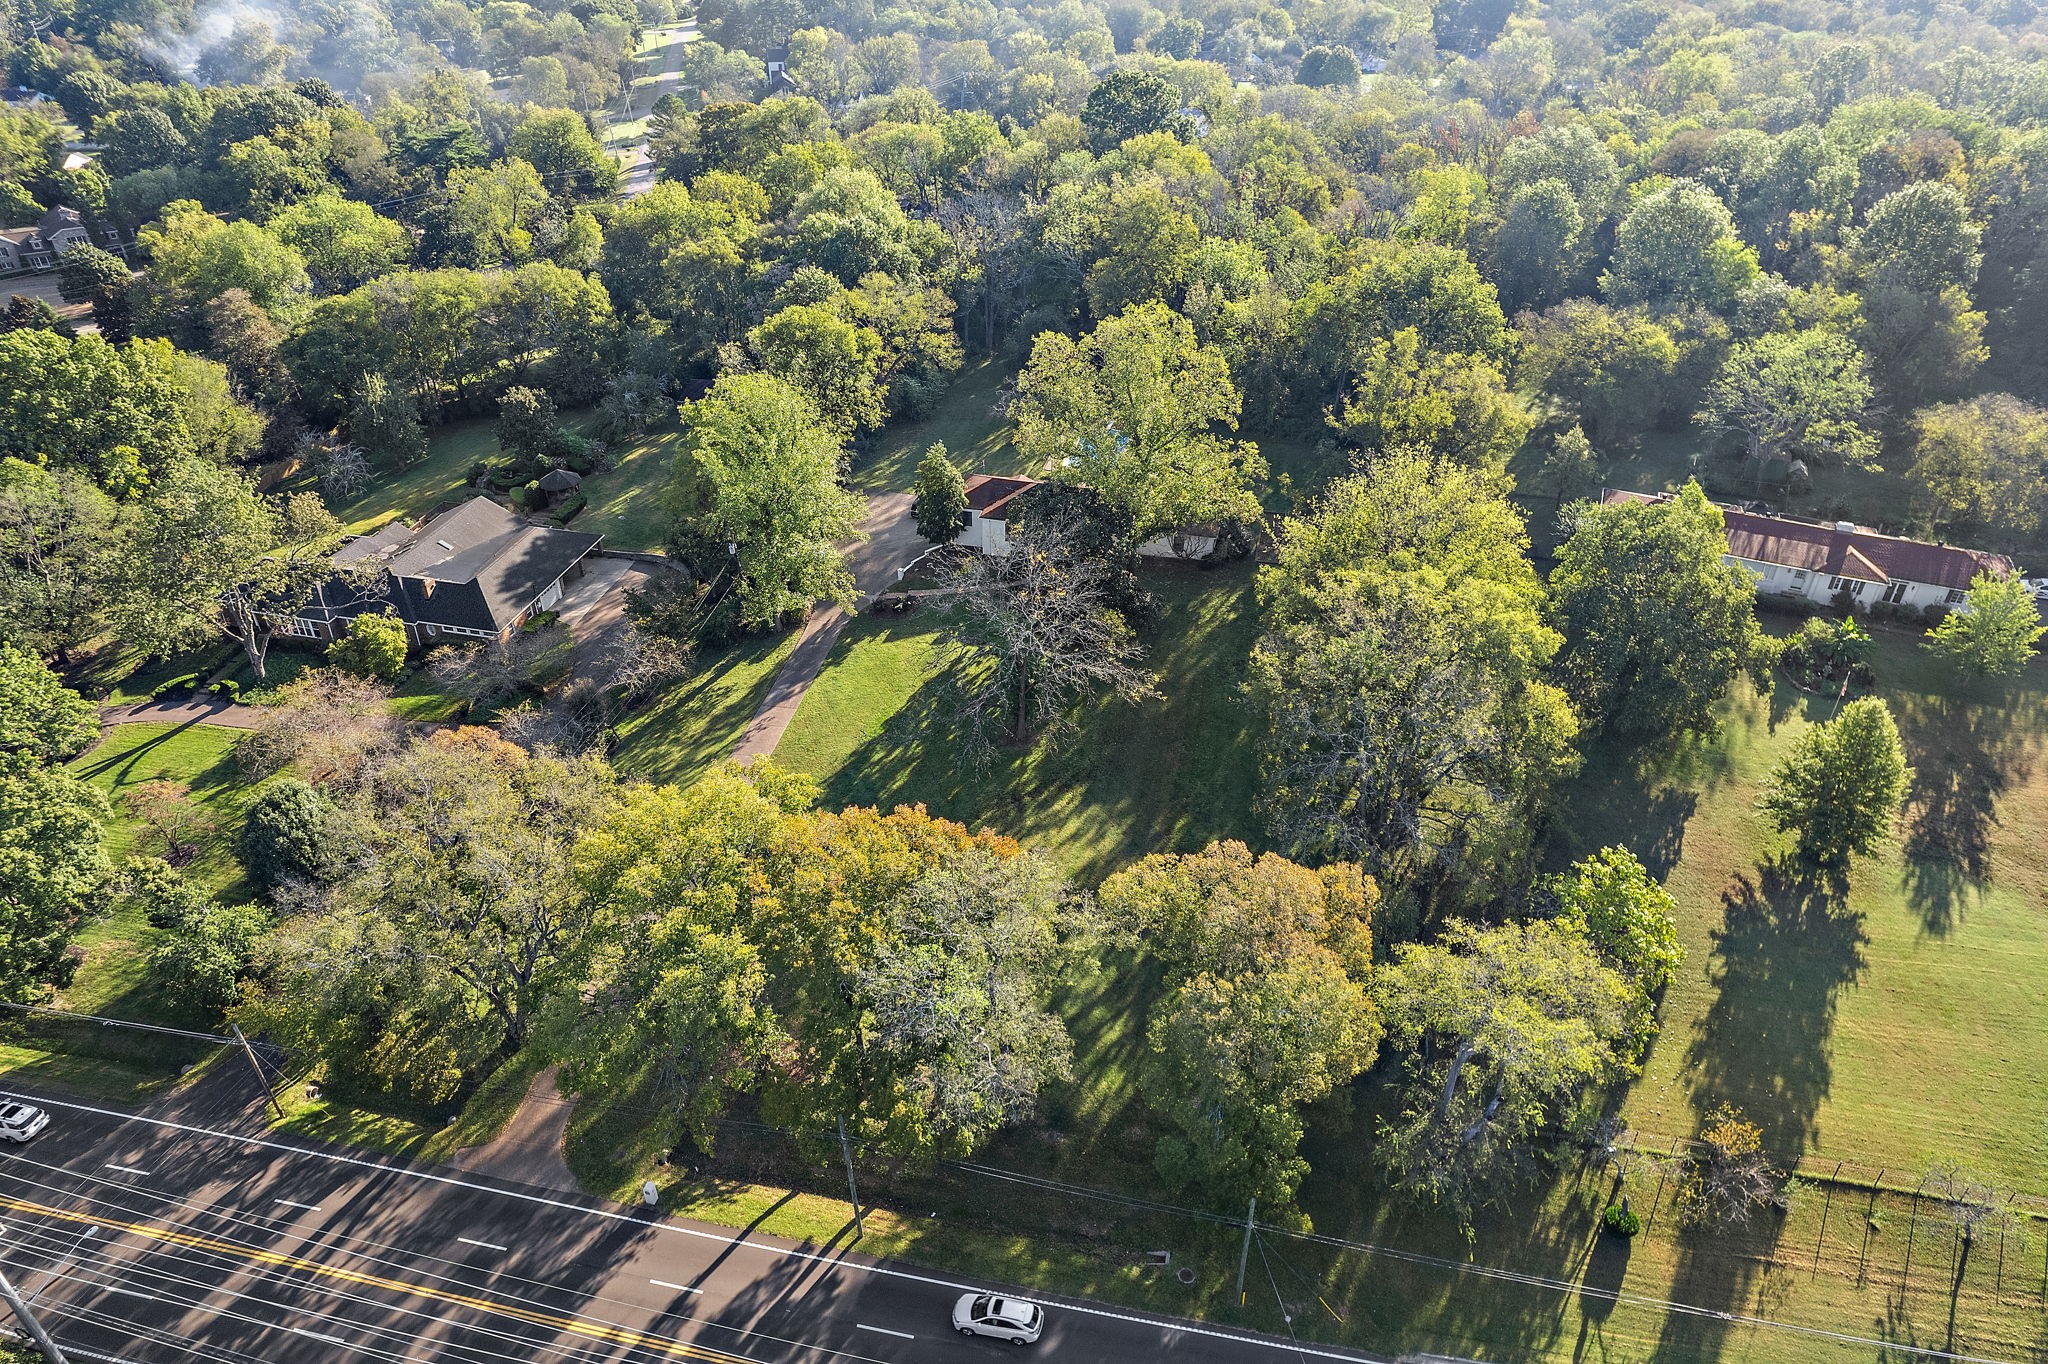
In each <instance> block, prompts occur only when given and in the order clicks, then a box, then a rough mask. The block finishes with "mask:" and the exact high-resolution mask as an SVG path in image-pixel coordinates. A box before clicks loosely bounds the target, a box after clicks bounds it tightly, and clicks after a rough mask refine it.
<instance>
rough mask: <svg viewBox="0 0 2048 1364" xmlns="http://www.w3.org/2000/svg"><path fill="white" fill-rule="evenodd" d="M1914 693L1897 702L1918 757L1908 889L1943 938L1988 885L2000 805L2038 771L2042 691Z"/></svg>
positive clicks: (1910, 808)
mask: <svg viewBox="0 0 2048 1364" xmlns="http://www.w3.org/2000/svg"><path fill="white" fill-rule="evenodd" d="M2001 700H2002V701H2003V704H1998V703H1993V702H1990V701H1988V700H1985V699H1980V698H1977V697H1972V696H1969V695H1951V694H1945V693H1937V694H1933V695H1918V694H1908V695H1906V696H1903V697H1900V698H1899V699H1898V700H1897V702H1896V703H1895V704H1896V709H1897V711H1898V717H1899V732H1900V737H1901V738H1902V739H1903V740H1904V742H1905V745H1906V754H1907V758H1908V760H1909V761H1910V762H1911V763H1912V764H1913V785H1912V788H1911V789H1910V791H1909V792H1908V793H1907V797H1906V809H1905V819H1904V828H1905V854H1906V894H1907V899H1908V901H1909V903H1910V904H1911V905H1912V906H1913V908H1914V909H1915V910H1916V911H1917V912H1918V913H1919V915H1920V921H1921V924H1922V926H1923V927H1924V928H1925V930H1926V931H1927V932H1928V933H1930V934H1933V935H1935V936H1937V937H1941V936H1945V935H1946V934H1948V933H1949V932H1950V931H1951V930H1952V929H1953V928H1954V927H1955V926H1956V923H1957V921H1958V920H1959V919H1960V917H1961V916H1962V914H1963V912H1964V911H1965V910H1966V909H1967V908H1968V906H1969V904H1970V903H1971V901H1973V900H1975V899H1979V898H1981V897H1982V896H1983V894H1984V892H1985V890H1986V889H1987V888H1988V887H1989V885H1990V883H1991V840H1992V837H1993V836H1994V835H1995V834H1996V832H1997V830H1998V829H1999V827H2000V823H2001V821H2000V819H1999V804H2000V802H2001V801H2002V800H2003V798H2004V797H2005V796H2006V795H2007V794H2008V793H2009V792H2010V791H2011V790H2012V789H2013V788H2014V787H2016V786H2020V785H2023V784H2025V783H2026V781H2027V780H2028V779H2029V777H2031V776H2032V773H2033V759H2034V750H2035V745H2036V742H2037V736H2038V734H2039V732H2040V725H2041V720H2042V705H2041V701H2040V697H2039V696H2038V694H2036V693H2033V692H2026V693H2023V694H2019V695H2014V696H2008V697H2005V698H2001Z"/></svg>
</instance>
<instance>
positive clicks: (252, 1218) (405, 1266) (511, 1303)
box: [0, 1161, 866, 1361]
mask: <svg viewBox="0 0 2048 1364" xmlns="http://www.w3.org/2000/svg"><path fill="white" fill-rule="evenodd" d="M11 1163H12V1162H7V1163H6V1164H11ZM28 1163H31V1164H36V1165H38V1166H39V1167H41V1168H43V1169H46V1170H49V1171H51V1172H53V1173H60V1174H65V1175H69V1176H71V1177H73V1178H76V1179H79V1180H83V1181H85V1182H87V1183H90V1184H96V1185H102V1186H105V1187H107V1188H117V1189H120V1190H121V1191H122V1192H124V1193H130V1194H136V1193H139V1194H144V1195H146V1196H147V1197H149V1198H151V1199H153V1200H155V1201H157V1202H160V1203H169V1204H172V1205H174V1206H176V1207H179V1208H181V1209H184V1210H187V1211H191V1212H195V1213H199V1214H202V1215H205V1216H209V1217H214V1218H217V1219H219V1220H221V1221H225V1222H228V1223H229V1224H230V1225H233V1226H236V1227H237V1228H240V1229H245V1230H249V1231H271V1232H283V1233H285V1234H286V1235H287V1236H288V1237H289V1238H290V1240H291V1241H292V1242H295V1243H296V1244H298V1245H301V1246H308V1247H317V1248H320V1249H328V1248H335V1249H340V1250H341V1251H342V1253H343V1254H344V1255H346V1256H348V1257H350V1258H352V1259H357V1260H362V1261H366V1262H368V1263H370V1264H374V1265H378V1266H380V1267H382V1268H385V1269H389V1270H392V1271H394V1272H404V1273H413V1274H417V1275H419V1277H421V1278H424V1279H426V1280H428V1281H429V1282H431V1283H434V1284H445V1285H449V1286H451V1287H454V1288H458V1289H460V1290H461V1291H463V1292H465V1293H469V1292H474V1291H475V1289H474V1287H473V1285H470V1284H466V1283H464V1282H462V1281H461V1280H460V1279H458V1278H456V1277H455V1276H453V1275H449V1274H443V1273H439V1272H436V1271H433V1270H427V1271H425V1272H421V1271H420V1270H419V1269H418V1268H417V1267H416V1266H414V1265H412V1264H409V1263H406V1262H405V1261H403V1260H398V1259H393V1258H391V1257H389V1256H385V1255H378V1254H371V1253H367V1252H364V1251H359V1250H353V1249H350V1248H349V1247H348V1246H347V1245H346V1244H337V1243H347V1242H359V1243H361V1244H364V1245H368V1246H371V1247H373V1248H375V1249H376V1250H379V1251H398V1252H399V1253H400V1254H402V1255H410V1256H411V1257H412V1258H413V1259H417V1260H422V1261H426V1262H429V1263H432V1264H436V1265H446V1266H450V1267H457V1268H462V1269H466V1270H471V1271H475V1269H476V1266H474V1265H469V1264H467V1263H465V1262H463V1261H458V1260H449V1259H447V1258H445V1257H442V1256H437V1255H428V1254H422V1253H419V1252H410V1251H406V1250H405V1249H404V1248H403V1247H396V1246H391V1245H388V1244H386V1243H382V1242H378V1241H374V1240H372V1239H370V1238H367V1237H359V1236H354V1235H351V1234H349V1233H346V1232H328V1231H325V1230H322V1231H321V1232H320V1233H319V1239H318V1240H317V1241H316V1240H315V1239H314V1238H313V1236H311V1235H308V1234H304V1233H300V1232H298V1231H297V1230H296V1229H295V1228H293V1227H292V1226H291V1225H290V1224H289V1223H283V1222H279V1221H277V1220H276V1219H272V1218H268V1217H265V1216H264V1215H262V1214H260V1213H248V1212H242V1211H239V1210H230V1209H225V1208H222V1207H220V1206H218V1205H216V1204H210V1203H196V1202H194V1201H192V1200H190V1199H185V1198H180V1197H177V1196H176V1195H172V1194H166V1193H160V1192H158V1191H156V1190H153V1189H150V1188H148V1187H147V1186H145V1185H136V1184H129V1183H124V1182H121V1181H116V1180H110V1179H106V1178H104V1177H102V1176H99V1175H92V1174H85V1173H81V1172H78V1171H72V1170H67V1169H65V1168H64V1167H62V1166H53V1165H49V1164H47V1163H45V1162H39V1161H31V1162H28ZM6 1164H0V1178H7V1179H11V1180H13V1181H15V1182H16V1183H19V1184H23V1185H27V1186H28V1187H30V1188H33V1189H39V1190H43V1191H45V1192H48V1193H53V1194H57V1195H59V1196H61V1197H64V1198H67V1199H71V1200H73V1201H75V1202H79V1203H83V1204H86V1205H88V1207H90V1208H94V1209H108V1210H111V1211H114V1212H119V1213H123V1214H126V1215H128V1216H131V1217H133V1216H137V1215H139V1214H137V1212H136V1210H134V1209H133V1208H130V1207H128V1206H126V1205H124V1204H122V1203H120V1202H118V1201H115V1200H111V1199H104V1198H95V1197H93V1196H92V1195H90V1194H85V1193H80V1192H77V1191H75V1190H68V1189H64V1188H61V1187H59V1186H57V1185H54V1184H50V1183H47V1182H45V1181H42V1180H34V1179H28V1178H26V1177H24V1176H21V1175H19V1174H13V1173H10V1172H9V1171H8V1170H7V1168H6ZM94 1215H99V1216H106V1215H107V1213H105V1212H96V1213H95V1214H94ZM152 1220H154V1221H157V1222H159V1223H160V1224H161V1218H155V1219H152ZM209 1234H212V1235H214V1236H215V1239H218V1240H221V1241H224V1242H227V1243H229V1244H231V1245H235V1246H240V1247H242V1248H244V1249H247V1250H249V1251H251V1252H257V1253H261V1252H264V1251H265V1250H266V1248H265V1247H261V1246H257V1245H253V1244H251V1243H249V1242H246V1241H242V1240H237V1239H236V1238H235V1237H233V1236H230V1235H222V1234H217V1233H209ZM193 1249H195V1251H196V1253H198V1254H202V1255H210V1256H212V1257H214V1258H216V1259H224V1260H229V1261H231V1262H233V1263H236V1264H238V1265H241V1267H243V1268H248V1266H247V1264H246V1263H245V1262H240V1261H232V1257H229V1256H227V1255H226V1253H225V1252H221V1251H209V1250H204V1249H199V1248H193ZM491 1277H492V1278H493V1279H494V1280H496V1279H505V1280H510V1281H512V1282H516V1283H523V1284H530V1285H533V1286H534V1287H536V1288H544V1289H548V1290H551V1291H554V1292H557V1293H564V1292H566V1293H571V1294H573V1295H574V1296H576V1297H577V1298H578V1299H579V1300H581V1301H583V1302H586V1303H605V1304H614V1305H617V1306H626V1307H644V1305H643V1304H637V1303H631V1302H628V1301H627V1300H625V1299H620V1298H612V1297H607V1296H606V1295H604V1294H601V1293H585V1292H581V1291H579V1290H574V1289H566V1288H564V1287H563V1286H562V1285H560V1284H554V1283H549V1282H547V1281H545V1280H539V1279H534V1278H531V1277H529V1276H526V1275H521V1274H517V1273H514V1272H512V1271H509V1270H493V1271H492V1272H491ZM323 1291H328V1292H337V1293H338V1292H339V1290H334V1289H327V1288H324V1287H323ZM344 1296H348V1295H344ZM362 1301H373V1300H370V1299H362ZM498 1305H499V1306H502V1307H503V1308H506V1309H510V1310H512V1311H514V1312H517V1311H529V1312H535V1313H545V1314H548V1315H552V1316H557V1317H561V1316H573V1317H576V1318H578V1319H580V1320H583V1321H588V1322H590V1323H592V1324H594V1325H597V1326H602V1327H606V1328H611V1329H616V1330H620V1331H634V1330H636V1329H637V1328H634V1327H631V1326H628V1325H627V1324H625V1323H624V1322H621V1321H616V1320H612V1319H609V1318H606V1317H601V1316H593V1315H590V1314H588V1313H581V1312H565V1311H564V1309H562V1308H560V1307H557V1306H553V1305H550V1304H548V1303H546V1302H544V1301H542V1300H540V1299H538V1298H533V1297H527V1296H523V1295H518V1294H507V1295H503V1296H502V1297H501V1298H500V1299H499V1300H498ZM669 1315H671V1316H676V1317H680V1318H681V1319H683V1320H686V1321H691V1322H695V1323H697V1324H699V1325H702V1326H708V1327H712V1328H715V1329H717V1330H721V1331H725V1332H728V1333H730V1334H732V1335H734V1336H736V1337H739V1338H741V1339H754V1340H762V1341H769V1342H773V1343H775V1344H778V1345H789V1346H794V1347H797V1348H801V1349H808V1350H811V1351H813V1352H816V1353H819V1354H822V1355H825V1356H828V1357H838V1358H844V1359H848V1360H856V1361H858V1360H863V1359H865V1358H866V1357H865V1356H862V1355H858V1354H854V1353H852V1352H850V1351H845V1350H834V1349H828V1348H826V1347H823V1346H817V1345H811V1344H809V1343H807V1342H803V1341H798V1340H793V1339H790V1338H787V1337H780V1336H775V1335H771V1334H769V1333H768V1332H765V1331H759V1330H754V1329H750V1328H743V1327H738V1326H732V1325H729V1324H727V1323H724V1322H720V1321H717V1320H715V1319H712V1318H708V1317H693V1316H689V1315H687V1314H683V1313H676V1312H671V1313H669ZM522 1343H525V1342H524V1341H522ZM562 1348H563V1347H556V1349H557V1352H561V1350H562ZM638 1348H646V1347H638ZM705 1348H711V1347H705Z"/></svg>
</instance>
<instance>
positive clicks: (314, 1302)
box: [0, 1095, 1367, 1364]
mask: <svg viewBox="0 0 2048 1364" xmlns="http://www.w3.org/2000/svg"><path fill="white" fill-rule="evenodd" d="M7 1097H22V1098H27V1099H29V1100H30V1101H31V1102H34V1103H38V1104H41V1105H43V1106H44V1107H46V1108H48V1109H49V1110H50V1111H51V1113H52V1121H51V1124H50V1127H49V1129H48V1130H47V1131H45V1132H44V1133H43V1134H42V1135H41V1136H39V1137H37V1138H36V1139H35V1140H34V1141H32V1142H30V1143H29V1144H28V1145H27V1146H25V1147H21V1148H18V1149H17V1148H10V1149H8V1150H5V1151H0V1264H4V1266H5V1267H6V1270H7V1273H8V1275H9V1277H11V1278H12V1279H13V1280H14V1282H15V1284H16V1285H17V1287H19V1288H20V1289H21V1290H22V1292H24V1293H25V1294H32V1295H33V1301H34V1305H35V1308H36V1310H37V1311H38V1313H39V1314H40V1315H42V1316H43V1318H44V1324H45V1325H46V1326H48V1327H49V1328H50V1329H51V1330H52V1332H53V1333H54V1334H55V1335H56V1336H57V1338H58V1340H59V1341H60V1342H61V1343H63V1344H65V1345H66V1346H67V1347H69V1348H70V1349H72V1350H73V1351H75V1352H76V1354H77V1356H78V1357H79V1358H82V1359H111V1360H118V1361H127V1362H129V1364H158V1362H159V1361H175V1360H190V1359H198V1360H208V1361H218V1364H247V1362H248V1361H252V1360H259V1361H266V1364H287V1362H288V1361H289V1362H296V1361H323V1362H324V1361H362V1360H436V1361H444V1362H445V1364H485V1361H498V1360H516V1361H522V1364H524V1362H525V1361H534V1362H535V1364H548V1362H550V1361H554V1362H557V1364H599V1362H600V1361H604V1362H606V1364H653V1362H654V1361H661V1360H678V1359H681V1360H696V1361H702V1362H703V1364H726V1362H727V1361H778V1362H780V1361H787V1362H788V1364H825V1361H844V1362H845V1364H911V1362H912V1361H916V1362H917V1364H948V1362H950V1361H958V1362H959V1364H974V1361H976V1360H989V1359H1003V1358H1018V1357H1023V1356H1025V1353H1026V1352H1024V1351H1020V1350H1018V1349H1017V1348H1016V1347H1014V1346H1009V1345H999V1344H996V1343H994V1342H992V1341H987V1340H968V1339H965V1338H962V1337H960V1336H958V1335H956V1334H955V1333H954V1332H953V1331H952V1329H951V1327H950V1326H949V1324H948V1320H947V1314H948V1312H949V1310H950V1308H951V1305H952V1302H953V1300H954V1298H955V1297H957V1296H958V1295H959V1294H960V1293H962V1292H965V1291H967V1290H968V1289H970V1288H980V1287H986V1286H987V1285H982V1284H974V1283H969V1282H966V1281H961V1280H957V1279H954V1278H951V1277H948V1276H947V1275H945V1274H943V1273H939V1272H933V1271H929V1270H925V1269H921V1268H917V1267H912V1266H907V1265H902V1264H898V1263H894V1262H887V1261H884V1262H877V1261H873V1260H870V1259H868V1258H867V1257H864V1256H861V1255H858V1254H854V1253H852V1252H851V1251H850V1250H848V1249H847V1248H845V1247H844V1246H843V1245H810V1244H806V1245H796V1244H792V1243H789V1242H786V1241H779V1240H774V1239H770V1238H764V1237H759V1236H754V1235H750V1234H745V1233H735V1232H732V1231H729V1230H726V1229H724V1228H718V1227H709V1226H704V1225H700V1224H695V1223H686V1222H679V1221H673V1220H666V1219H656V1218H653V1217H650V1216H648V1215H646V1214H644V1213H636V1212H632V1211H626V1210H621V1209H619V1208H618V1207H617V1206H616V1205H608V1204H604V1203H601V1202H599V1201H598V1200H595V1199H587V1198H578V1197H565V1196H561V1195H557V1194H553V1193H546V1192H543V1191H539V1190H533V1189H527V1188H523V1187H519V1186H513V1185H507V1184H501V1183H496V1182H494V1181H488V1180H482V1179H477V1178H473V1177H469V1176H464V1175H461V1174H459V1173H457V1172H453V1171H450V1170H448V1169H446V1168H444V1167H435V1166H416V1165H409V1164H406V1163H405V1162H402V1161H389V1160H383V1159H372V1158H366V1157H361V1156H352V1155H349V1154H346V1153H344V1152H340V1151H329V1150H321V1149H316V1148H314V1147H311V1146H307V1145H300V1144H296V1143H291V1142H284V1141H276V1140H271V1139H268V1138H254V1137H247V1136H238V1135H234V1134H231V1133H225V1132H217V1131H213V1130H210V1129H206V1128H201V1127H194V1126H187V1125H182V1124H176V1123H169V1122H163V1121H159V1120H154V1119H145V1118H137V1117H132V1116H129V1115H126V1114H122V1113H117V1112H113V1111H111V1110H107V1109H101V1108H95V1107H91V1106H85V1105H78V1104H70V1103H64V1102H61V1101H56V1100H51V1099H47V1098H42V1097H38V1096H34V1095H19V1096H7ZM1033 1296H1034V1298H1035V1300H1036V1301H1039V1302H1042V1303H1044V1304H1045V1305H1046V1307H1047V1330H1046V1336H1045V1339H1044V1340H1043V1341H1041V1342H1040V1343H1039V1345H1037V1346H1036V1347H1033V1351H1034V1352H1035V1353H1038V1354H1041V1355H1043V1357H1045V1358H1052V1359H1058V1360H1059V1361H1061V1364H1111V1362H1112V1361H1113V1362H1114V1364H1133V1362H1134V1361H1140V1360H1154V1359H1162V1360H1163V1359H1168V1358H1171V1359H1173V1360H1175V1361H1190V1362H1191V1364H1211V1362H1212V1361H1213V1362H1220V1361H1226V1360H1228V1361H1257V1360H1262V1359H1272V1360H1275V1361H1276V1364H1278V1361H1282V1360H1285V1359H1288V1358H1293V1359H1315V1360H1329V1359H1336V1360H1361V1361H1362V1360H1365V1359H1367V1356H1364V1355H1360V1354H1355V1353H1350V1352H1345V1351H1333V1350H1328V1349H1323V1348H1319V1347H1308V1348H1303V1347H1297V1346H1295V1345H1294V1344H1292V1343H1291V1342H1289V1341H1284V1340H1278V1339H1273V1338H1269V1337H1259V1336H1252V1335H1245V1334H1241V1333H1237V1332H1233V1331H1228V1330H1221V1329H1217V1328H1213V1327H1209V1326H1205V1325H1201V1324H1199V1323H1193V1322H1183V1321H1172V1320H1167V1319H1162V1318H1155V1317H1150V1316H1146V1315H1143V1314H1140V1313H1134V1312H1129V1311H1126V1310H1123V1309H1121V1308H1115V1307H1107V1306H1102V1305H1098V1304H1095V1303H1088V1302H1078V1301H1069V1300H1063V1299H1057V1298H1049V1297H1046V1296H1044V1295H1033Z"/></svg>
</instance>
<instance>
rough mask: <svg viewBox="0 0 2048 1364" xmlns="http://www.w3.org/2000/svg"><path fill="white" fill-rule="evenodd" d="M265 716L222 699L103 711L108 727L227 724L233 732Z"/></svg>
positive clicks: (143, 703) (256, 708)
mask: <svg viewBox="0 0 2048 1364" xmlns="http://www.w3.org/2000/svg"><path fill="white" fill-rule="evenodd" d="M262 717H263V708H262V707H261V706H245V705H243V704H242V703H241V702H239V701H229V700H227V699H225V698H223V697H219V696H207V697H200V698H197V699H194V700H191V701H137V702H134V703H133V704H131V705H126V706H109V707H107V708H106V709H105V710H102V711H101V712H100V724H101V726H102V727H105V726H108V725H225V726H227V727H228V728H229V729H254V728H256V726H257V724H258V722H259V721H260V720H261V719H262Z"/></svg>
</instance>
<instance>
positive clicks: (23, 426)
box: [0, 329, 193, 497]
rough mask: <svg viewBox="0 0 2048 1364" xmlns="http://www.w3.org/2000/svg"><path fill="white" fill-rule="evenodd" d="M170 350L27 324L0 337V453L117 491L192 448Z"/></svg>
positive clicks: (139, 484) (133, 489)
mask: <svg viewBox="0 0 2048 1364" xmlns="http://www.w3.org/2000/svg"><path fill="white" fill-rule="evenodd" d="M172 355H173V351H172V349H171V347H170V346H169V345H167V344H166V343H164V342H162V341H131V342H129V343H128V344H127V345H125V346H118V347H117V346H110V345H108V344H107V343H106V342H105V341H103V340H101V339H100V338H99V337H97V336H80V337H70V336H60V335H58V334H57V333H55V332H48V331H39V330H35V329H29V330H24V331H13V332H7V333H5V334H4V335H0V393H6V394H8V395H9V396H8V400H7V401H6V402H0V455H12V456H14V457H15V458H17V459H22V460H26V461H28V462H29V463H31V464H44V465H48V466H50V467H53V468H60V469H78V470H81V471H83V472H84V473H86V474H87V475H89V476H90V477H91V478H92V480H93V481H94V482H96V483H98V484H99V485H100V486H101V487H102V488H104V489H106V490H107V491H108V492H109V493H112V494H113V495H114V496H116V497H128V496H132V495H133V494H135V493H137V492H139V491H141V489H142V488H144V487H146V486H148V485H149V484H150V483H151V482H152V481H153V480H155V479H156V478H158V477H160V476H161V475H162V474H163V471H164V470H165V469H166V468H167V467H168V466H169V465H170V464H171V463H172V462H173V461H174V460H176V459H178V458H179V457H181V456H184V455H188V454H190V453H192V448H193V445H192V432H191V430H190V428H189V427H188V426H187V425H186V420H185V409H184V406H183V404H182V403H181V402H180V389H179V384H178V377H177V373H176V371H175V369H174V368H173V366H172V363H171V359H172Z"/></svg>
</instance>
